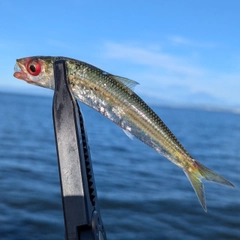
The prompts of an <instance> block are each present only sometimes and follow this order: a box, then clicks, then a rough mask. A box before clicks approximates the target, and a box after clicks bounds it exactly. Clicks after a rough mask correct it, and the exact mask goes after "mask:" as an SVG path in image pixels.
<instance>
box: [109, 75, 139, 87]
mask: <svg viewBox="0 0 240 240" xmlns="http://www.w3.org/2000/svg"><path fill="white" fill-rule="evenodd" d="M111 77H113V78H114V79H115V80H117V81H119V82H121V83H122V84H124V85H125V86H127V87H129V88H130V89H132V90H134V88H135V87H136V86H137V85H138V84H139V83H138V82H136V81H133V80H131V79H129V78H124V77H119V76H115V75H111Z"/></svg>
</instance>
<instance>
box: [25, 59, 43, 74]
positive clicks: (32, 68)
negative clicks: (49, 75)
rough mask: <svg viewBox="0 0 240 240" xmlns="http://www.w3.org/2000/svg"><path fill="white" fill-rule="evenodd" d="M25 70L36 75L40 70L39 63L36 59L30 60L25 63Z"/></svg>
mask: <svg viewBox="0 0 240 240" xmlns="http://www.w3.org/2000/svg"><path fill="white" fill-rule="evenodd" d="M27 70H28V72H29V73H30V74H31V75H33V76H37V75H38V74H39V73H40V72H41V64H40V63H39V61H36V60H34V61H31V62H29V63H28V65H27Z"/></svg>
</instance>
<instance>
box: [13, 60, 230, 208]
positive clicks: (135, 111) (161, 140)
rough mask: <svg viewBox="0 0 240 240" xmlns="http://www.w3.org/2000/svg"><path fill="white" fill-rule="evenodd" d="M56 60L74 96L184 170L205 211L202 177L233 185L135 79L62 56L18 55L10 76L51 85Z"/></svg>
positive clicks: (41, 84) (49, 86)
mask: <svg viewBox="0 0 240 240" xmlns="http://www.w3.org/2000/svg"><path fill="white" fill-rule="evenodd" d="M56 60H65V62H66V66H67V77H68V80H69V85H70V89H71V91H72V92H73V94H74V96H75V97H76V98H77V99H79V100H80V101H82V102H83V103H85V104H86V105H88V106H90V107H92V108H93V109H95V110H97V111H98V112H100V113H101V114H102V115H104V116H105V117H107V118H108V119H110V120H111V121H113V122H114V123H116V124H117V125H118V126H119V127H121V128H122V129H123V130H124V131H125V133H126V134H127V135H128V136H130V137H131V136H132V135H133V136H135V137H136V138H138V139H139V140H141V141H142V142H144V143H145V144H147V145H148V146H150V147H152V148H154V149H155V150H156V151H157V152H159V153H160V154H162V155H163V156H165V157H166V158H167V159H168V160H170V161H171V162H173V163H174V164H176V165H177V166H178V167H180V168H181V169H182V170H183V171H184V173H185V174H186V176H187V177H188V179H189V181H190V183H191V185H192V187H193V189H194V191H195V193H196V195H197V197H198V199H199V202H200V204H201V205H202V207H203V209H204V210H205V211H206V210H207V207H206V201H205V194H204V188H203V184H202V181H201V179H202V178H203V179H205V180H208V181H212V182H216V183H220V184H223V185H226V186H230V187H234V185H233V184H232V183H231V182H229V181H228V180H226V179H225V178H223V177H222V176H220V175H219V174H217V173H215V172H213V171H211V170H210V169H208V168H207V167H205V166H204V165H202V164H201V163H199V162H198V161H196V160H195V159H193V158H192V157H191V156H190V154H189V153H188V152H187V150H186V149H185V148H184V147H183V146H182V144H181V143H180V142H179V141H178V139H177V138H176V137H175V136H174V134H173V133H172V132H171V131H170V129H169V128H168V127H167V126H166V125H165V124H164V122H163V121H162V120H161V119H160V117H159V116H158V115H157V114H156V113H155V112H154V111H153V110H152V109H151V108H150V107H149V106H148V105H147V104H146V103H145V102H144V101H143V100H142V99H141V98H140V97H139V96H138V95H137V94H135V93H134V92H133V90H132V89H133V88H134V87H135V86H136V85H137V84H138V83H137V82H135V81H132V80H130V79H127V78H124V77H119V76H115V75H112V74H109V73H107V72H105V71H103V70H101V69H99V68H97V67H95V66H92V65H90V64H88V63H85V62H82V61H78V60H75V59H71V58H66V57H44V56H39V57H38V56H37V57H27V58H22V59H18V60H17V63H16V66H15V68H14V70H15V73H14V76H15V77H16V78H18V79H22V80H24V81H26V82H28V83H30V84H34V85H37V86H41V87H45V88H50V89H54V73H53V64H54V61H56Z"/></svg>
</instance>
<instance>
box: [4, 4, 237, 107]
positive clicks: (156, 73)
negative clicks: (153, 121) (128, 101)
mask: <svg viewBox="0 0 240 240" xmlns="http://www.w3.org/2000/svg"><path fill="white" fill-rule="evenodd" d="M239 12H240V1H238V0H235V1H234V0H231V1H228V0H225V1H224V0H211V1H209V0H194V1H192V0H175V1H174V0H164V1H163V0H152V1H150V0H149V1H146V0H121V1H120V0H118V1H117V0H101V1H100V0H95V1H93V0H68V1H63V0H59V1H53V0H52V1H49V0H48V1H46V0H41V1H27V0H21V1H13V0H12V1H11V0H1V1H0V69H1V75H0V90H2V91H14V92H29V93H31V94H39V93H42V94H48V93H49V92H48V90H45V89H40V88H38V87H34V86H30V85H28V84H26V83H25V82H23V81H19V80H17V79H15V78H14V77H13V76H12V74H13V67H14V64H15V59H17V58H21V57H27V56H34V55H54V56H57V55H61V56H66V57H72V58H76V59H79V60H82V61H86V62H88V63H91V64H93V65H95V66H97V67H100V68H102V69H103V70H105V71H108V72H111V73H113V74H116V75H121V76H124V77H128V78H131V79H133V80H136V81H138V82H139V83H140V85H139V86H138V87H137V88H136V92H137V93H138V94H139V95H140V96H141V97H143V98H144V99H146V100H147V101H148V102H155V103H156V104H167V103H173V104H175V103H176V104H188V105H191V104H198V105H199V104H200V105H205V106H231V107H240V96H239V95H240V94H239V92H240V31H239V29H240V28H239V23H240V14H239Z"/></svg>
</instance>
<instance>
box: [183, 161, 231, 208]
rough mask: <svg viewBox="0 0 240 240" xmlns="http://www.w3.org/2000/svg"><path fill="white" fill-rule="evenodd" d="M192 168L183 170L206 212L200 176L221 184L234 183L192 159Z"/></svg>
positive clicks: (229, 184)
mask: <svg viewBox="0 0 240 240" xmlns="http://www.w3.org/2000/svg"><path fill="white" fill-rule="evenodd" d="M193 161H194V162H193V168H188V169H185V170H184V173H185V174H186V175H187V177H188V179H189V181H190V183H191V184H192V187H193V189H194V191H195V193H196V195H197V197H198V200H199V202H200V204H201V206H202V208H203V209H204V211H205V212H207V206H206V199H205V194H204V186H203V183H202V181H201V178H204V179H205V180H207V181H211V182H216V183H219V184H222V185H226V186H230V187H234V185H233V184H232V183H231V182H229V181H228V180H227V179H225V178H223V177H222V176H220V175H219V174H217V173H215V172H213V171H211V170H210V169H209V168H207V167H205V166H204V165H202V164H201V163H199V162H197V161H196V160H193Z"/></svg>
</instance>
